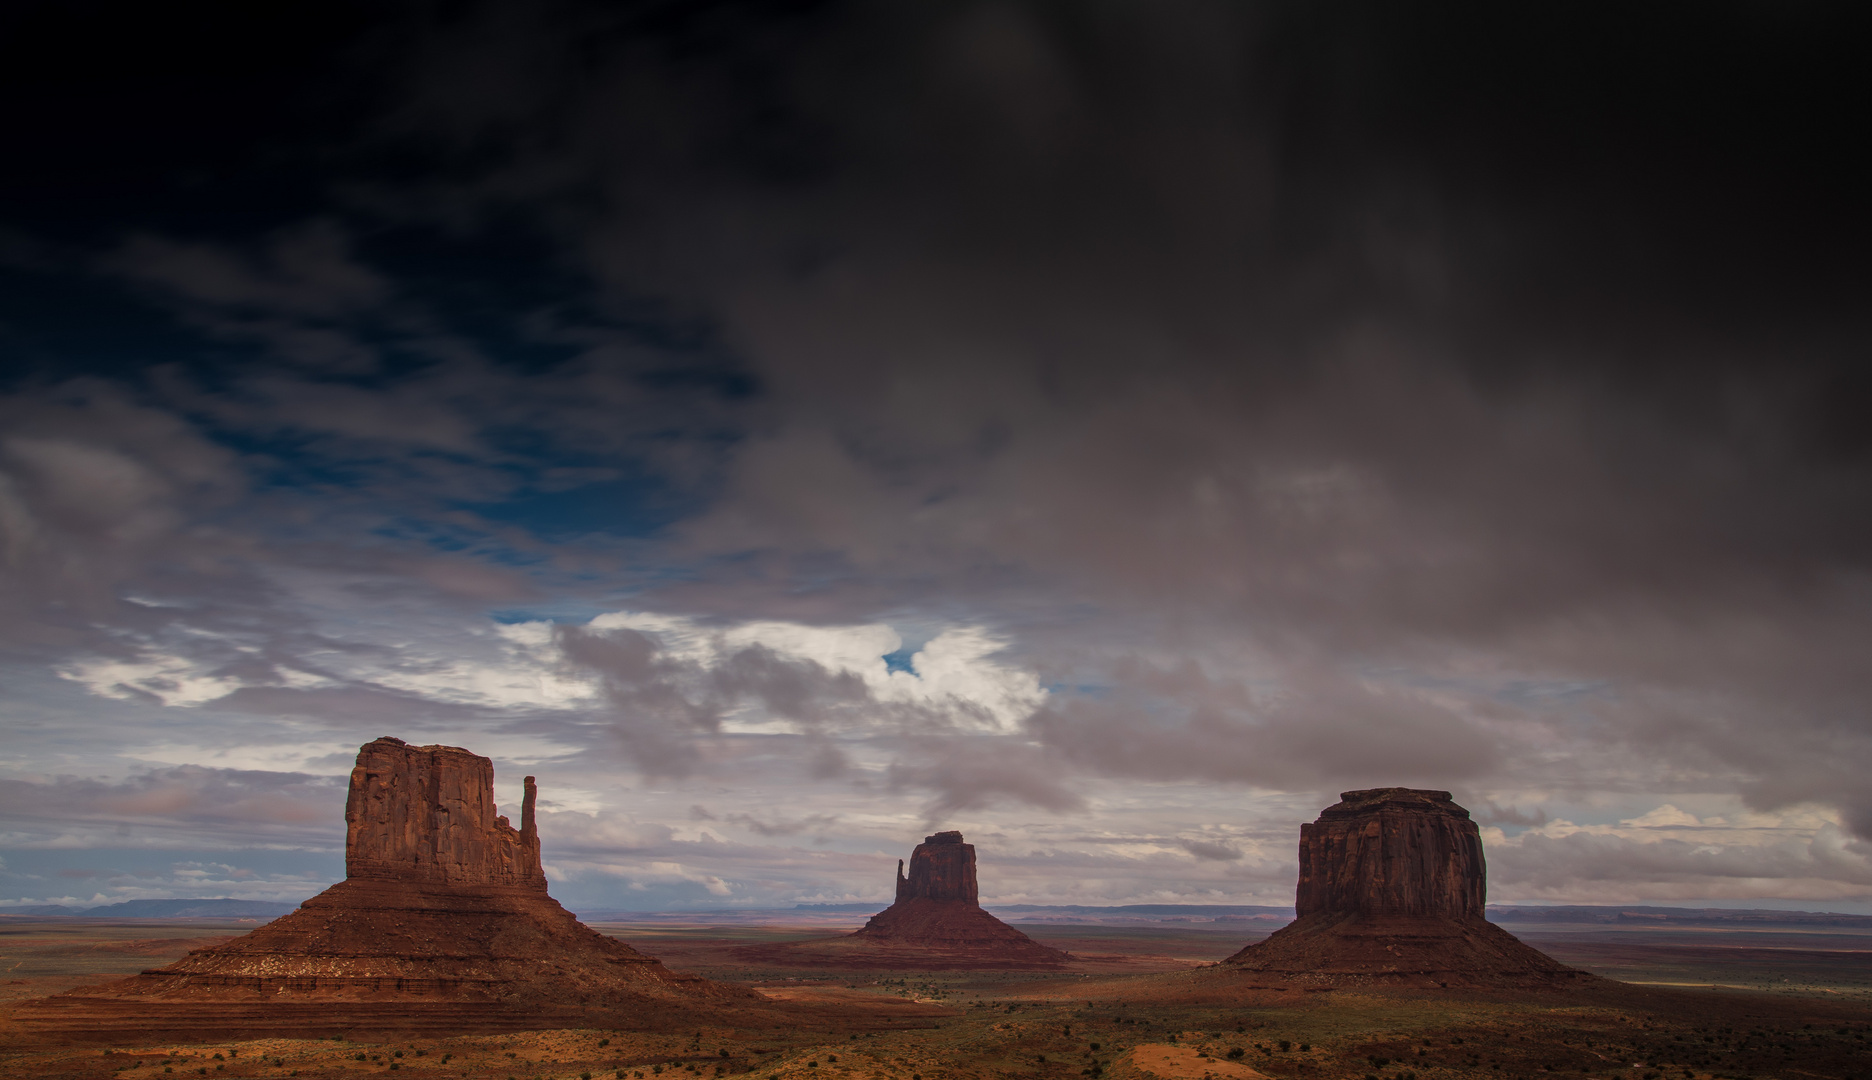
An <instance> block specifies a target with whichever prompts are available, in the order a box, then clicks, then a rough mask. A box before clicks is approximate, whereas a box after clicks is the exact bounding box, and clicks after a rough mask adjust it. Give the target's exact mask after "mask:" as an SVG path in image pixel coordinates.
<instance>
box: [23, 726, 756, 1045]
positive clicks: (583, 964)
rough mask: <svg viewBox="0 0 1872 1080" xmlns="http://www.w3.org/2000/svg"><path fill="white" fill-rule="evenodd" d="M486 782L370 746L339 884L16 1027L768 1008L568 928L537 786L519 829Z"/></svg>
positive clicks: (353, 1024) (39, 1011)
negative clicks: (555, 894) (549, 869)
mask: <svg viewBox="0 0 1872 1080" xmlns="http://www.w3.org/2000/svg"><path fill="white" fill-rule="evenodd" d="M493 781H494V770H493V763H492V762H490V761H489V760H488V759H486V758H483V757H478V756H476V755H474V754H471V753H469V752H468V751H466V750H462V749H460V748H458V747H450V746H409V745H408V744H406V743H404V742H402V741H401V740H398V739H389V738H385V739H378V740H377V741H375V742H372V743H369V744H366V745H365V746H364V747H363V748H362V749H361V750H360V751H359V752H358V763H357V768H355V769H354V770H352V773H351V791H350V797H349V798H348V800H347V802H346V806H345V822H346V840H345V868H346V873H347V877H346V880H344V881H342V882H340V883H338V884H337V885H334V886H332V887H331V888H329V889H327V890H325V891H324V892H322V893H320V894H319V895H317V896H315V897H313V898H312V899H310V900H307V901H306V902H305V903H304V904H302V905H300V907H299V909H298V910H297V911H295V912H293V913H292V914H290V915H287V916H284V917H283V918H280V919H276V920H274V921H273V922H271V923H268V924H266V925H265V926H262V927H260V928H258V929H256V930H254V931H253V932H252V933H250V934H247V935H245V936H244V937H240V938H237V939H235V940H234V941H231V942H228V943H227V944H225V945H222V946H219V947H216V948H211V949H202V950H198V951H196V952H192V953H190V954H189V955H187V956H185V957H183V958H182V959H181V960H179V961H177V962H176V963H173V964H170V965H169V966H167V967H163V968H158V969H155V970H152V971H146V972H144V973H143V974H141V975H137V976H134V977H132V978H129V979H124V980H121V981H119V982H115V983H110V984H106V985H103V986H96V987H87V988H82V989H79V990H74V991H71V992H70V993H67V994H63V995H58V996H56V997H53V998H48V999H43V1000H42V1001H40V1002H37V1003H33V1004H32V1006H31V1007H29V1008H24V1009H22V1010H21V1011H20V1012H19V1013H17V1014H16V1015H17V1018H18V1019H19V1020H21V1021H22V1022H23V1023H25V1024H26V1025H28V1026H29V1027H36V1028H38V1029H40V1030H51V1029H61V1028H69V1029H71V1031H73V1032H77V1031H85V1032H89V1033H93V1034H96V1035H97V1036H99V1037H106V1036H109V1035H110V1034H111V1033H112V1032H115V1031H129V1030H135V1031H140V1032H146V1033H156V1032H169V1033H187V1034H192V1035H197V1036H202V1037H206V1036H208V1035H211V1034H213V1035H222V1034H225V1033H229V1032H248V1033H278V1032H282V1031H298V1030H308V1031H309V1030H317V1031H330V1030H339V1031H343V1030H358V1029H371V1028H379V1029H381V1028H385V1027H389V1028H393V1029H397V1030H416V1029H422V1028H424V1027H425V1026H426V1025H429V1026H436V1027H440V1028H449V1029H453V1030H474V1029H515V1028H526V1027H537V1026H541V1025H553V1024H563V1023H570V1022H573V1021H577V1022H580V1023H586V1022H591V1023H598V1022H603V1023H606V1024H611V1025H619V1026H622V1025H631V1026H646V1025H656V1024H659V1023H665V1022H668V1023H674V1022H685V1018H693V1016H694V1013H695V1011H696V1010H698V1009H701V1010H704V1011H707V1010H710V1009H712V1008H717V1007H730V1006H745V1005H748V1004H751V1003H754V1002H757V1001H758V1000H759V999H758V998H757V996H756V995H754V994H753V993H752V992H751V991H746V990H742V989H739V988H732V987H726V986H721V985H719V984H716V983H711V982H708V981H707V980H704V979H702V978H699V977H697V976H692V975H683V974H678V973H676V972H672V971H669V970H668V969H666V968H665V967H664V966H663V965H662V963H661V962H659V961H657V960H655V959H653V958H651V957H648V956H645V955H643V954H642V953H640V952H638V951H637V950H635V949H633V948H631V947H630V946H629V945H627V944H625V943H624V942H621V941H618V940H616V939H614V938H610V937H606V936H605V935H603V934H600V933H598V932H597V931H595V930H592V929H591V928H589V927H587V926H585V925H584V924H583V923H580V922H579V921H578V920H577V919H575V918H573V916H572V914H571V913H570V912H568V911H566V910H565V909H564V908H563V907H561V906H560V905H559V903H558V902H557V901H555V900H554V899H553V898H552V897H550V896H548V895H547V892H546V877H545V874H544V873H543V872H542V871H541V868H540V848H539V837H538V833H537V831H536V829H535V827H534V817H533V807H534V800H535V797H536V791H535V787H534V784H533V778H532V777H528V778H527V780H526V797H525V802H524V804H523V807H522V811H521V824H520V828H519V829H518V830H516V829H514V828H513V827H512V826H511V825H510V824H509V823H508V822H507V819H506V818H502V817H497V816H496V815H495V813H494V809H495V807H494V786H493ZM425 1017H426V1018H427V1019H424V1018H425Z"/></svg>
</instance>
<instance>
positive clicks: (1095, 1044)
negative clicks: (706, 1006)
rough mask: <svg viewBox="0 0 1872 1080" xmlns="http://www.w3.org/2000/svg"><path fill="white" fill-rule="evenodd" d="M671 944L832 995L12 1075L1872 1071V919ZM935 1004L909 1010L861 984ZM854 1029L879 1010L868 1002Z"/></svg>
mask: <svg viewBox="0 0 1872 1080" xmlns="http://www.w3.org/2000/svg"><path fill="white" fill-rule="evenodd" d="M596 925H598V926H599V928H600V929H602V930H604V931H605V932H607V933H614V934H617V935H618V936H620V937H624V938H626V939H628V940H629V941H630V942H631V943H632V944H633V945H635V946H636V947H638V948H639V949H642V950H643V951H645V952H647V953H650V954H652V955H655V956H658V957H660V958H662V959H663V960H664V961H665V962H666V963H668V964H669V965H670V966H671V967H674V968H677V969H679V970H689V971H696V972H699V973H701V974H704V975H707V976H709V977H711V978H716V979H723V980H729V981H735V982H740V983H744V984H748V985H752V986H755V987H756V988H757V989H759V990H760V991H761V992H762V993H763V994H766V995H767V996H769V997H771V998H774V999H777V1000H782V1001H795V1002H800V1003H803V1004H816V1005H818V1006H820V1008H819V1009H818V1010H817V1011H816V1013H815V1015H817V1016H819V1017H820V1018H821V1019H820V1021H819V1022H817V1023H815V1024H814V1025H812V1026H810V1027H805V1026H802V1027H800V1028H796V1029H784V1030H779V1031H776V1030H773V1029H771V1028H768V1029H760V1030H753V1029H746V1030H743V1029H734V1028H724V1027H697V1028H693V1029H688V1030H683V1031H664V1032H656V1033H644V1032H629V1031H613V1030H559V1031H537V1032H525V1033H509V1034H502V1035H464V1036H461V1037H457V1038H410V1037H403V1038H397V1037H385V1036H371V1037H368V1038H365V1037H357V1036H351V1037H337V1038H322V1039H290V1040H289V1039H265V1040H255V1041H247V1042H234V1043H201V1044H191V1043H169V1042H164V1043H151V1044H146V1045H122V1046H110V1047H99V1046H96V1045H91V1046H67V1047H55V1046H33V1045H30V1044H27V1043H25V1042H24V1041H23V1040H22V1039H21V1038H19V1037H18V1033H17V1032H11V1031H9V1030H8V1029H7V1028H6V1027H5V1026H4V1024H0V1078H4V1077H54V1078H56V1077H74V1078H78V1077H82V1078H96V1080H140V1078H148V1080H187V1078H191V1077H192V1078H196V1080H203V1078H213V1080H237V1078H239V1080H246V1078H250V1077H268V1078H273V1077H281V1078H292V1077H297V1078H300V1080H312V1078H323V1080H345V1078H347V1077H361V1076H364V1075H384V1074H388V1073H391V1072H395V1073H398V1074H399V1076H401V1075H403V1074H408V1075H409V1080H445V1078H446V1080H458V1078H459V1080H639V1078H657V1077H662V1078H665V1080H682V1078H696V1077H716V1076H731V1075H752V1076H755V1077H760V1078H769V1080H773V1078H778V1080H803V1078H808V1077H810V1078H812V1080H861V1078H871V1077H877V1078H885V1077H888V1078H892V1080H951V1078H961V1077H997V1078H999V1077H1008V1078H1013V1077H1021V1078H1036V1080H1038V1078H1051V1077H1058V1078H1072V1077H1106V1078H1111V1080H1130V1078H1134V1077H1135V1078H1148V1077H1157V1078H1159V1080H1184V1078H1187V1080H1202V1078H1204V1077H1211V1078H1215V1080H1221V1078H1224V1077H1254V1076H1264V1077H1271V1078H1280V1080H1368V1078H1380V1080H1530V1078H1542V1080H1551V1078H1552V1077H1554V1076H1555V1075H1557V1074H1572V1075H1574V1076H1578V1077H1581V1078H1582V1080H1584V1078H1586V1077H1592V1078H1594V1080H1711V1078H1723V1077H1737V1078H1744V1077H1754V1078H1761V1080H1768V1078H1789V1080H1793V1078H1800V1077H1826V1078H1842V1080H1872V938H1867V937H1863V936H1853V935H1848V934H1827V933H1788V934H1774V933H1750V934H1734V933H1698V932H1647V931H1643V930H1628V929H1622V928H1621V929H1606V928H1604V927H1597V928H1575V929H1571V930H1569V929H1566V928H1560V929H1557V930H1556V929H1552V928H1543V932H1542V933H1540V934H1538V935H1536V934H1532V933H1529V934H1526V935H1524V936H1525V937H1526V938H1527V940H1529V941H1530V942H1531V943H1533V944H1535V945H1537V946H1538V947H1540V948H1542V949H1544V950H1546V951H1548V952H1549V953H1551V954H1552V955H1554V956H1555V957H1556V958H1558V959H1561V960H1563V961H1565V962H1567V963H1570V964H1573V965H1575V966H1578V967H1582V968H1585V969H1587V970H1591V971H1595V972H1598V973H1600V974H1604V975H1607V976H1610V977H1613V978H1617V979H1621V980H1624V982H1623V983H1616V984H1602V985H1601V986H1599V987H1598V988H1597V989H1593V990H1589V991H1585V992H1577V991H1569V992H1560V993H1526V992H1521V993H1511V992H1494V993H1484V992H1467V993H1459V992H1455V991H1449V992H1443V993H1433V994H1426V993H1422V992H1415V993H1412V992H1390V991H1382V990H1353V989H1345V988H1341V989H1336V990H1331V991H1301V990H1276V989H1268V988H1263V987H1253V986H1248V985H1246V984H1244V983H1242V982H1241V981H1239V980H1233V979H1231V978H1230V977H1229V976H1228V973H1227V972H1226V971H1224V970H1223V969H1215V968H1209V967H1207V966H1205V965H1208V964H1210V963H1212V962H1213V961H1215V960H1218V959H1221V958H1222V957H1224V956H1227V955H1228V954H1230V953H1232V952H1234V951H1235V950H1236V949H1238V948H1240V947H1241V945H1242V944H1244V943H1245V942H1247V941H1249V940H1252V939H1254V938H1255V937H1258V936H1260V935H1259V934H1256V933H1252V932H1244V931H1242V930H1240V929H1233V928H1228V927H1226V926H1223V927H1217V926H1216V925H1214V924H1189V925H1162V924H1159V925H1155V926H1152V925H1139V926H1110V925H1105V926H1099V925H1074V924H1046V925H1038V926H1032V925H1022V927H1021V928H1022V929H1023V930H1025V931H1027V932H1028V933H1030V934H1032V935H1033V936H1034V937H1036V938H1038V939H1039V940H1041V941H1044V942H1046V943H1047V944H1050V945H1054V946H1056V947H1060V948H1065V949H1068V950H1070V951H1072V952H1073V953H1074V954H1075V955H1076V956H1080V957H1083V958H1085V959H1084V960H1083V961H1082V962H1081V963H1079V964H1075V965H1074V966H1073V967H1072V969H1070V970H1066V971H1055V972H1000V973H975V972H959V971H947V972H912V971H901V972H881V971H862V972H860V971H848V972H836V971H827V970H819V969H815V970H797V969H787V968H781V967H774V966H765V967H762V966H753V965H749V964H746V963H744V962H741V961H740V960H738V959H737V957H736V955H735V951H736V950H737V949H738V948H742V947H745V946H747V945H750V944H756V945H758V944H772V943H776V942H782V941H788V940H801V939H809V938H812V937H816V936H824V935H826V934H828V933H833V932H837V930H838V929H839V928H838V927H835V926H828V925H825V924H823V922H819V923H816V924H806V925H786V924H784V923H768V924H756V925H740V924H721V923H710V922H709V921H707V920H706V919H696V920H683V919H671V918H662V919H657V920H649V921H645V922H641V923H638V922H633V923H603V924H596ZM252 926H253V924H252V923H245V924H242V923H236V922H227V921H221V922H216V921H212V920H135V921H132V920H124V921H118V922H101V921H86V920H79V919H56V920H54V919H46V920H35V919H24V918H15V919H0V1004H4V1003H5V1002H6V1001H7V1000H19V999H20V998H23V997H28V996H38V995H43V994H49V993H56V992H58V991H60V990H64V989H68V988H70V987H73V986H78V985H83V984H86V983H92V982H99V981H103V980H105V979H107V978H111V977H114V976H118V975H123V974H129V973H132V972H135V971H138V970H142V969H144V968H148V967H155V966H159V965H161V964H164V963H167V962H169V960H171V959H174V958H175V957H178V956H180V955H181V954H182V953H183V952H185V951H187V950H188V949H191V948H200V947H202V946H204V945H210V944H215V943H217V942H219V941H221V940H225V939H227V938H228V937H230V936H232V935H235V934H239V933H242V932H244V931H246V930H248V929H251V928H252ZM881 998H888V999H892V1000H893V1001H894V1002H897V1003H900V1004H904V1005H910V1004H911V1003H915V1008H914V1011H915V1013H916V1026H915V1027H914V1028H912V1029H908V1030H892V1031H878V1030H875V1029H874V1028H875V1025H873V1026H872V1027H873V1029H872V1030H846V1029H844V1028H843V1027H842V1025H841V1024H840V1023H839V1022H838V1020H837V1017H838V1014H839V1010H840V1009H841V1008H850V1009H851V1010H852V1014H853V1015H854V1017H855V1016H857V1015H858V1014H859V1013H862V1012H865V1011H867V1006H870V1005H872V1004H873V1003H879V1004H881V1002H880V1000H879V999H881ZM852 1027H853V1028H863V1027H865V1025H862V1024H857V1023H854V1024H853V1025H852Z"/></svg>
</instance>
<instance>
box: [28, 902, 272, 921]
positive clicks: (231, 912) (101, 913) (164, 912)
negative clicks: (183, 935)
mask: <svg viewBox="0 0 1872 1080" xmlns="http://www.w3.org/2000/svg"><path fill="white" fill-rule="evenodd" d="M298 906H299V905H297V904H281V903H276V902H274V901H271V900H230V899H220V900H125V901H123V902H122V903H119V904H105V905H103V906H101V907H93V908H74V907H65V906H63V905H60V904H38V905H35V906H32V907H13V908H0V915H36V916H41V917H44V916H48V915H50V916H76V915H82V916H84V917H86V918H100V917H101V918H107V919H110V918H115V919H277V918H279V917H280V916H281V915H286V914H289V913H291V912H292V911H293V910H294V909H296V908H297V907H298Z"/></svg>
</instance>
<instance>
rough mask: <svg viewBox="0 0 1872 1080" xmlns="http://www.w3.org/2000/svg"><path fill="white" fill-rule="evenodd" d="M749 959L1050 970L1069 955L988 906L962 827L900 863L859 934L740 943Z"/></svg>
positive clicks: (832, 964) (937, 837)
mask: <svg viewBox="0 0 1872 1080" xmlns="http://www.w3.org/2000/svg"><path fill="white" fill-rule="evenodd" d="M735 955H736V956H737V957H740V958H742V959H746V960H756V961H764V962H767V963H778V964H791V965H798V966H805V967H845V968H860V969H863V968H882V969H897V968H903V969H917V970H984V969H996V968H1000V969H1042V970H1044V969H1048V968H1057V967H1060V966H1061V965H1063V964H1065V963H1066V962H1067V961H1069V960H1071V959H1072V957H1071V955H1070V954H1068V953H1064V952H1061V951H1060V950H1058V949H1050V948H1048V947H1047V946H1045V945H1042V944H1040V943H1039V942H1037V941H1035V940H1034V939H1032V938H1030V937H1028V936H1027V935H1026V934H1023V933H1021V932H1020V931H1019V930H1016V929H1014V928H1013V927H1012V926H1009V925H1008V924H1007V923H1004V922H1002V921H1001V920H1000V919H997V918H995V917H994V916H993V915H990V914H988V912H986V911H984V910H982V906H981V902H980V887H979V886H978V885H977V883H976V878H975V845H974V844H967V843H963V841H962V834H961V833H959V832H939V833H936V834H935V835H933V836H928V837H925V838H924V840H923V842H922V843H921V844H918V845H917V846H916V850H915V851H913V852H911V853H910V866H909V872H908V873H907V874H906V873H905V872H904V863H903V861H902V860H898V863H897V898H896V901H895V902H894V903H892V904H891V906H890V907H888V908H885V909H884V910H883V911H880V912H878V913H877V914H876V915H873V916H871V920H870V921H869V922H867V923H865V925H864V927H863V928H862V929H860V930H858V931H857V932H856V933H852V934H848V935H846V936H844V937H840V938H830V939H824V940H818V941H802V942H797V943H794V944H788V945H757V946H749V947H747V948H743V949H738V950H736V951H735Z"/></svg>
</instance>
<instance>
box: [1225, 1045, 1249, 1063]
mask: <svg viewBox="0 0 1872 1080" xmlns="http://www.w3.org/2000/svg"><path fill="white" fill-rule="evenodd" d="M1245 1053H1247V1051H1246V1050H1243V1049H1242V1048H1241V1047H1239V1046H1237V1047H1234V1048H1232V1049H1231V1050H1229V1052H1228V1056H1229V1060H1230V1061H1240V1060H1241V1057H1242V1055H1243V1054H1245Z"/></svg>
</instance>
